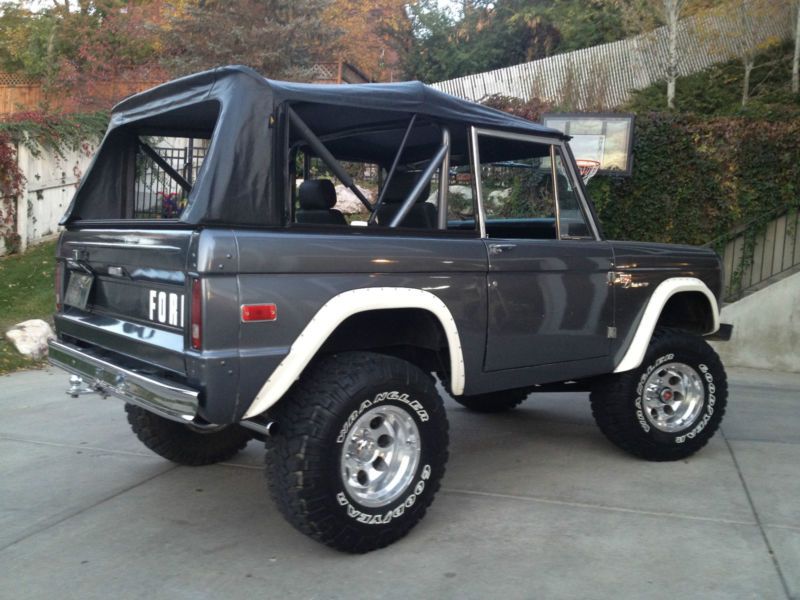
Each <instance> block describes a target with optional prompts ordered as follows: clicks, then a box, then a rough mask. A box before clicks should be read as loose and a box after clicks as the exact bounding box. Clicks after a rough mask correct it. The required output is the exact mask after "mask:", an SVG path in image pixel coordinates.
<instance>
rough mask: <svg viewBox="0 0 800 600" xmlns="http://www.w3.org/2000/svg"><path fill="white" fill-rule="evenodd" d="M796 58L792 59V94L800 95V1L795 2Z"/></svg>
mask: <svg viewBox="0 0 800 600" xmlns="http://www.w3.org/2000/svg"><path fill="white" fill-rule="evenodd" d="M794 9H795V12H796V13H797V14H796V16H795V25H794V57H793V58H792V93H793V94H800V0H795V2H794Z"/></svg>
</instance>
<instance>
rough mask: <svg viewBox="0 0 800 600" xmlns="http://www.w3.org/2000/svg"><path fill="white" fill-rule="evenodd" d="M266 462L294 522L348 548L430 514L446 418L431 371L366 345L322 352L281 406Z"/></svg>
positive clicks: (359, 548)
mask: <svg viewBox="0 0 800 600" xmlns="http://www.w3.org/2000/svg"><path fill="white" fill-rule="evenodd" d="M275 412H276V414H274V417H275V418H276V420H277V422H278V424H279V429H278V434H277V435H276V436H274V437H269V438H267V461H266V465H267V467H266V471H267V477H268V482H269V489H270V492H271V495H272V497H273V498H274V500H275V502H276V504H277V506H278V508H279V509H280V511H281V512H282V513H283V515H284V516H285V517H286V519H287V520H288V521H289V522H290V523H291V524H292V525H294V526H295V527H296V528H297V529H299V530H300V531H302V532H303V533H305V534H307V535H309V536H310V537H312V538H314V539H316V540H318V541H320V542H322V543H324V544H327V545H329V546H332V547H334V548H337V549H339V550H344V551H347V552H368V551H370V550H375V549H376V548H381V547H383V546H386V545H388V544H391V543H392V542H394V541H396V540H398V539H399V538H401V537H403V536H404V535H405V534H406V533H408V531H409V530H410V529H411V528H412V527H414V525H416V524H417V523H418V522H419V521H420V520H421V519H422V517H423V516H424V515H425V512H426V510H427V508H428V506H429V505H430V504H431V502H432V501H433V497H434V494H435V493H436V491H437V490H438V488H439V482H440V480H441V478H442V475H443V474H444V469H445V463H446V461H447V441H448V437H447V419H446V417H445V414H444V407H443V405H442V401H441V399H440V398H439V395H438V394H437V392H436V389H435V387H434V385H433V381H432V380H431V378H430V377H429V376H427V375H426V374H425V373H423V372H422V371H421V370H420V369H418V368H417V367H415V366H414V365H411V364H410V363H408V362H406V361H403V360H400V359H397V358H394V357H389V356H383V355H379V354H373V353H368V352H348V353H342V354H338V355H333V356H329V357H326V358H323V359H321V360H319V361H317V362H316V363H315V364H314V365H312V366H311V367H309V369H307V370H306V372H305V373H304V375H303V377H302V378H301V379H300V381H299V382H298V383H297V384H296V385H295V386H294V387H293V388H292V390H291V391H290V392H289V394H288V395H287V397H286V398H284V399H283V400H282V401H281V404H280V405H279V408H278V410H277V411H275Z"/></svg>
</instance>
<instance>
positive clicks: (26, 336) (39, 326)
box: [6, 319, 56, 359]
mask: <svg viewBox="0 0 800 600" xmlns="http://www.w3.org/2000/svg"><path fill="white" fill-rule="evenodd" d="M55 337H56V336H55V334H54V333H53V330H52V329H51V328H50V325H48V324H47V322H45V321H42V320H41V319H30V320H28V321H23V322H22V323H17V324H16V325H14V327H12V328H11V329H9V330H8V331H6V338H7V339H9V340H11V342H12V343H13V344H14V347H15V348H16V349H17V351H18V352H19V353H20V354H23V355H24V356H28V357H30V358H34V359H39V358H42V357H43V356H45V355H46V354H47V340H52V339H55Z"/></svg>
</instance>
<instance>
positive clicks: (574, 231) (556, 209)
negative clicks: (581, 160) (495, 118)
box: [478, 134, 594, 240]
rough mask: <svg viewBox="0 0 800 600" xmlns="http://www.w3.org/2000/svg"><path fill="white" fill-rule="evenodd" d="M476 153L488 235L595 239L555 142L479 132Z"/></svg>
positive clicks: (496, 236) (551, 238)
mask: <svg viewBox="0 0 800 600" xmlns="http://www.w3.org/2000/svg"><path fill="white" fill-rule="evenodd" d="M478 157H479V160H480V179H481V181H480V186H481V188H480V189H481V199H482V202H483V212H484V216H485V224H486V234H487V236H488V237H490V238H492V237H494V238H519V239H545V240H548V239H550V240H555V239H558V238H559V237H560V238H561V239H594V236H593V234H592V230H591V228H590V227H589V221H588V219H587V216H586V213H585V211H584V208H583V204H582V202H581V198H580V196H579V192H578V189H577V184H576V182H575V180H574V179H573V177H572V172H571V171H570V169H568V168H567V167H568V165H567V163H566V158H565V157H564V156H563V155H562V153H561V149H560V148H559V147H557V146H554V145H552V144H549V143H547V142H545V141H543V142H536V141H528V140H526V139H523V138H520V139H517V138H515V137H504V136H503V137H501V136H499V135H498V136H492V135H488V134H482V135H479V136H478Z"/></svg>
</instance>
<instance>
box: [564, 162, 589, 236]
mask: <svg viewBox="0 0 800 600" xmlns="http://www.w3.org/2000/svg"><path fill="white" fill-rule="evenodd" d="M555 156H556V182H557V187H558V220H559V232H560V233H561V239H562V240H564V239H568V240H575V239H594V236H593V235H592V230H591V229H590V227H589V224H588V220H587V218H586V214H585V212H584V210H583V208H582V205H581V201H580V198H579V196H578V191H577V189H576V187H575V182H574V180H573V178H572V177H571V175H570V172H569V170H568V169H567V168H566V164H565V159H564V158H563V156H562V154H561V150H556V153H555Z"/></svg>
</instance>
